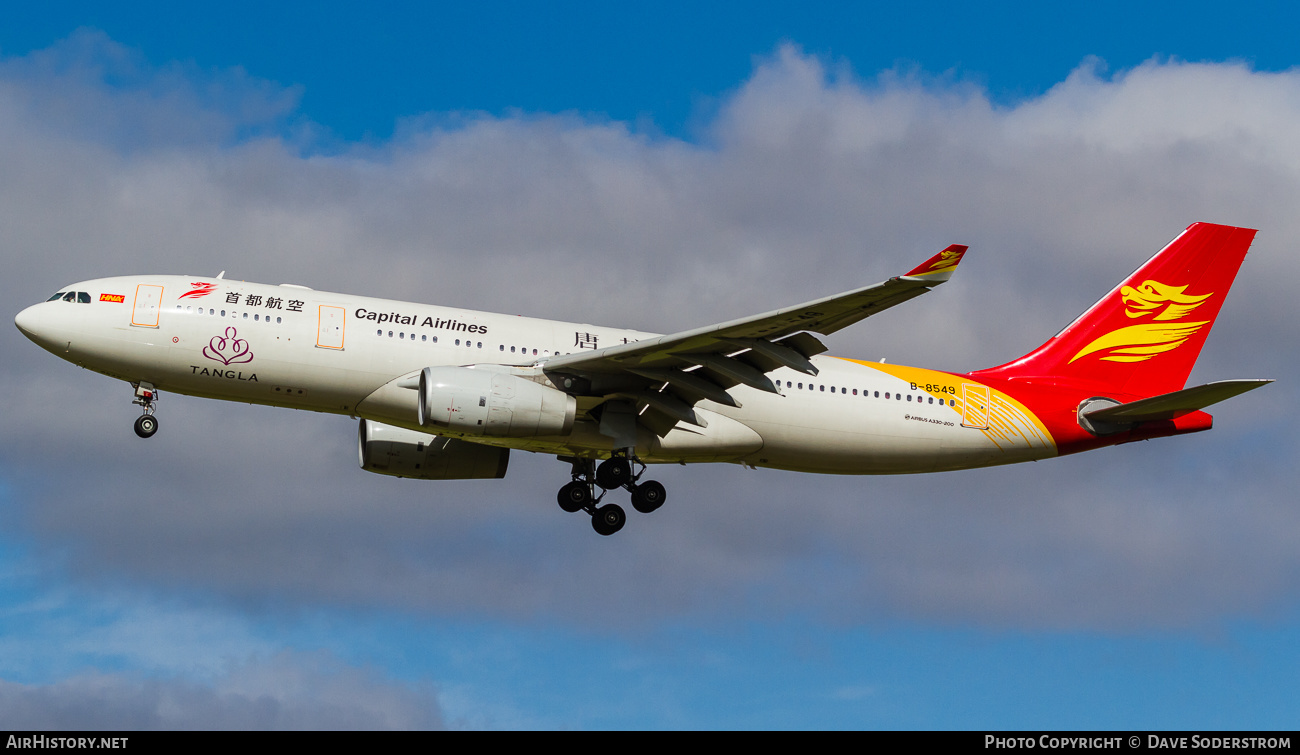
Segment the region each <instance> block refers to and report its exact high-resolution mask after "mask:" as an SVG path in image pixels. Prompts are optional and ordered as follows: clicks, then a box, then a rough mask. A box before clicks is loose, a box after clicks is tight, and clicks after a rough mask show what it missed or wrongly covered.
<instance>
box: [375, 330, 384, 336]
mask: <svg viewBox="0 0 1300 755" xmlns="http://www.w3.org/2000/svg"><path fill="white" fill-rule="evenodd" d="M375 335H377V336H380V337H382V336H383V335H384V331H382V330H376V331H375Z"/></svg>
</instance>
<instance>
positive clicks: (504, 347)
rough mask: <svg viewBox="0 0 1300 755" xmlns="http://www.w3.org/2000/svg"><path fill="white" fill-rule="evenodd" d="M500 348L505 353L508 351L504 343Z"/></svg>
mask: <svg viewBox="0 0 1300 755" xmlns="http://www.w3.org/2000/svg"><path fill="white" fill-rule="evenodd" d="M498 348H499V349H500V350H501V351H505V350H506V345H505V344H504V343H503V344H501V345H500V346H499V347H498Z"/></svg>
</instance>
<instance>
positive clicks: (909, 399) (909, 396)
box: [907, 393, 912, 401]
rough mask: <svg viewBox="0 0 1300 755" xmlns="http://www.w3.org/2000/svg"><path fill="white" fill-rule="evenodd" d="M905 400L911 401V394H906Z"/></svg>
mask: <svg viewBox="0 0 1300 755" xmlns="http://www.w3.org/2000/svg"><path fill="white" fill-rule="evenodd" d="M907 400H908V401H911V400H912V394H910V393H909V394H907Z"/></svg>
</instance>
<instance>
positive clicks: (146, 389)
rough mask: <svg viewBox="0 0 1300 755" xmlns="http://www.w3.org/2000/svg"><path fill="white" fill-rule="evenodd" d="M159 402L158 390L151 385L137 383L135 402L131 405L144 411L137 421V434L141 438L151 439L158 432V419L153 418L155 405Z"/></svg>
mask: <svg viewBox="0 0 1300 755" xmlns="http://www.w3.org/2000/svg"><path fill="white" fill-rule="evenodd" d="M157 401H158V389H156V388H154V387H153V385H152V384H150V383H136V385H135V400H134V401H132V402H131V403H133V404H136V405H138V406H140V408H142V409H143V410H144V414H141V415H140V416H139V417H137V418H136V420H135V434H136V435H139V436H140V437H141V438H151V437H153V434H154V433H156V432H158V418H157V417H155V416H153V412H154V403H155V402H157Z"/></svg>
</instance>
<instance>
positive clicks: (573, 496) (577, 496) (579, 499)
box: [556, 480, 591, 514]
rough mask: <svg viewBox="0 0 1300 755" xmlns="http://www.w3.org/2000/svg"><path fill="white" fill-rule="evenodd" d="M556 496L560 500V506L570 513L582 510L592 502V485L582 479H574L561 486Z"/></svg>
mask: <svg viewBox="0 0 1300 755" xmlns="http://www.w3.org/2000/svg"><path fill="white" fill-rule="evenodd" d="M556 497H557V499H558V500H559V502H560V508H562V509H564V510H565V511H567V512H569V513H570V514H572V513H574V512H575V511H582V510H583V509H584V508H585V507H586V506H587V505H588V504H590V503H591V485H589V484H587V483H585V482H583V481H582V480H574V481H573V482H571V483H569V484H568V485H565V486H564V487H562V488H560V494H559V495H558V496H556Z"/></svg>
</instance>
